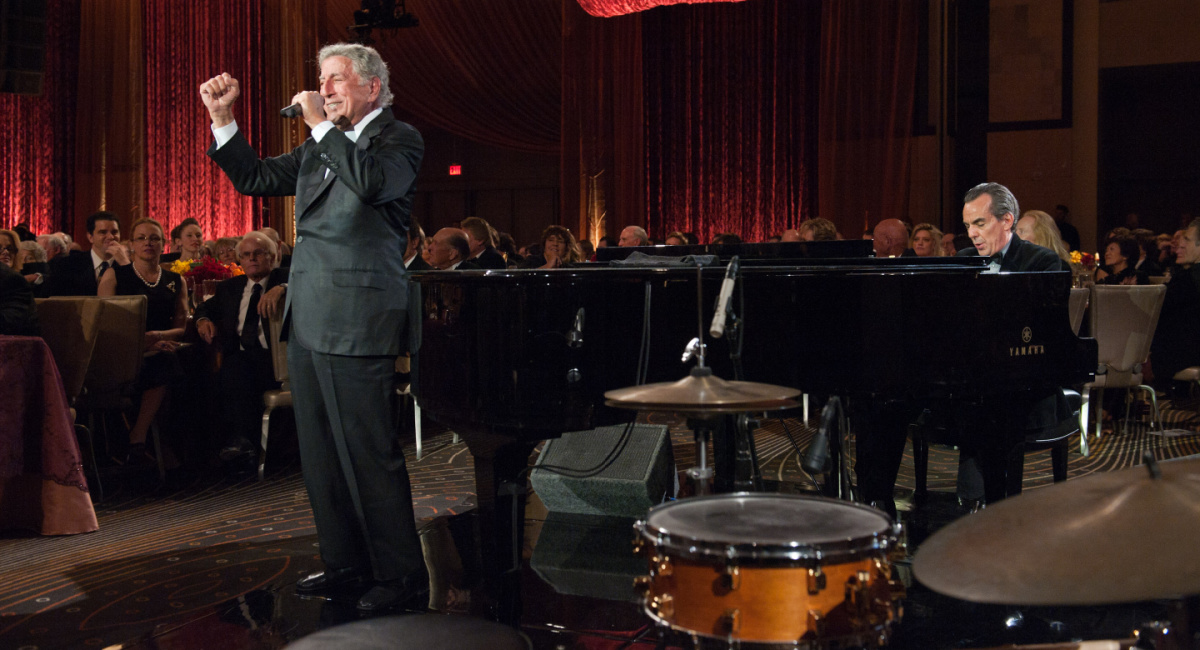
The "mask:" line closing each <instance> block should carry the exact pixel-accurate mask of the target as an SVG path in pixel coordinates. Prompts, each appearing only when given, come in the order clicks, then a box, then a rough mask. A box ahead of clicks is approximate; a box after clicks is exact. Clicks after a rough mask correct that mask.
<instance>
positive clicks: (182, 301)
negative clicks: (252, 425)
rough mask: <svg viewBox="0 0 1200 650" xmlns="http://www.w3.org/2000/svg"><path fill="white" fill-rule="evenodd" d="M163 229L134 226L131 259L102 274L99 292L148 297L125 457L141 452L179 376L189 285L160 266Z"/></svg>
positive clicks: (142, 223) (151, 224) (143, 223)
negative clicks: (136, 405) (137, 396)
mask: <svg viewBox="0 0 1200 650" xmlns="http://www.w3.org/2000/svg"><path fill="white" fill-rule="evenodd" d="M162 249H163V229H162V226H161V225H159V223H158V222H157V221H155V220H153V219H139V220H138V221H136V222H135V223H134V224H133V255H132V263H130V264H127V265H125V266H116V267H113V268H111V269H109V270H107V271H105V272H104V276H103V277H101V278H100V287H99V290H98V291H97V294H98V295H101V296H133V295H139V294H140V295H144V296H146V301H147V302H146V336H145V338H144V341H143V343H144V348H145V351H146V354H147V356H146V360H145V362H144V363H143V364H142V372H141V374H140V375H139V376H138V386H139V387H140V388H141V389H142V391H143V392H142V404H141V407H140V409H139V410H138V416H137V421H136V422H135V423H134V425H133V428H131V429H130V431H129V458H130V459H132V460H134V461H138V460H140V459H141V458H142V457H144V456H145V445H146V433H147V432H148V431H149V430H150V424H151V423H152V422H153V421H154V416H155V415H156V414H157V413H158V409H159V407H160V406H162V402H163V399H165V398H166V395H167V384H169V383H170V382H171V380H172V379H173V378H174V377H176V376H178V375H180V374H181V370H180V368H179V361H178V360H177V359H176V358H175V349H176V348H177V347H178V346H179V340H180V339H182V338H183V333H184V326H185V324H186V323H187V287H186V286H185V285H184V283H183V278H181V277H179V274H177V273H172V272H171V271H168V270H166V269H164V268H162V267H161V266H160V262H161V258H162Z"/></svg>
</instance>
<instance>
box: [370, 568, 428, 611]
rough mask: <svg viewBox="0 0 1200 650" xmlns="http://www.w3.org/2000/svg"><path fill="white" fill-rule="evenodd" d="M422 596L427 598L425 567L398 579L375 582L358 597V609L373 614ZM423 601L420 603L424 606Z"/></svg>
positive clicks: (426, 573)
mask: <svg viewBox="0 0 1200 650" xmlns="http://www.w3.org/2000/svg"><path fill="white" fill-rule="evenodd" d="M420 597H423V598H424V599H425V600H428V599H429V573H428V572H427V571H426V570H425V567H421V569H420V570H419V571H414V572H412V573H410V574H408V575H407V576H404V577H403V578H401V579H400V580H388V581H387V582H379V583H376V584H375V586H374V587H371V590H370V591H368V592H367V593H365V594H363V597H362V598H359V599H358V611H360V612H362V613H364V614H373V613H375V612H383V611H387V610H390V609H392V608H393V607H395V606H397V605H402V604H404V603H407V602H409V601H415V600H416V599H418V598H420ZM424 605H425V603H422V606H424Z"/></svg>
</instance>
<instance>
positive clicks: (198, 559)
mask: <svg viewBox="0 0 1200 650" xmlns="http://www.w3.org/2000/svg"><path fill="white" fill-rule="evenodd" d="M1189 406H1193V407H1194V405H1189ZM646 419H647V420H648V421H650V422H654V423H661V424H667V425H669V426H670V428H671V432H672V440H673V444H674V447H675V459H676V463H677V465H678V466H679V467H680V468H685V467H688V466H690V465H691V464H692V462H693V461H692V459H693V457H694V451H695V450H694V444H693V443H692V435H691V432H690V431H688V430H687V429H686V428H685V424H684V422H683V420H682V419H681V418H678V417H674V416H670V415H667V414H650V415H649V416H648V417H647V418H646ZM1164 420H1165V421H1166V422H1167V427H1168V428H1174V429H1186V430H1189V433H1188V434H1186V435H1179V436H1174V437H1168V436H1161V435H1152V434H1149V433H1147V432H1146V427H1145V426H1144V425H1139V426H1135V427H1134V428H1133V430H1132V431H1131V432H1130V433H1129V434H1123V433H1122V434H1112V433H1107V434H1105V435H1104V436H1102V437H1100V438H1099V439H1098V440H1095V442H1093V444H1092V453H1091V455H1090V456H1089V457H1086V458H1085V457H1083V456H1081V455H1080V454H1079V446H1078V442H1077V441H1074V444H1073V446H1072V452H1071V455H1070V461H1069V467H1070V476H1071V477H1078V476H1083V475H1086V474H1091V473H1095V472H1105V471H1111V470H1114V469H1118V468H1122V467H1127V466H1130V465H1134V464H1137V463H1138V462H1139V460H1138V459H1139V458H1140V456H1141V454H1142V452H1143V451H1144V450H1147V449H1149V450H1153V451H1154V453H1155V455H1156V456H1157V457H1158V458H1160V459H1163V458H1174V457H1179V456H1186V455H1192V454H1196V453H1200V433H1197V430H1198V429H1200V422H1198V420H1197V416H1196V413H1195V412H1194V411H1185V410H1181V409H1172V408H1170V405H1165V407H1164ZM784 425H785V422H784V421H779V420H768V421H766V422H764V424H763V427H762V428H761V429H760V430H759V431H758V433H757V434H756V440H757V451H758V455H759V458H760V462H761V464H762V467H763V474H764V477H766V478H770V479H775V480H779V481H786V482H794V483H800V484H806V483H807V479H806V478H805V477H803V475H802V474H801V472H800V470H799V466H798V461H797V451H796V447H798V448H799V449H804V448H805V447H806V446H807V443H808V440H809V439H810V438H811V436H812V434H813V430H812V429H811V428H809V427H807V426H805V425H804V424H803V423H801V422H799V421H797V420H788V421H786V427H787V429H789V430H790V432H791V435H792V436H793V437H794V438H795V446H793V444H792V442H791V441H789V439H788V436H787V435H785V433H784V429H785V426H784ZM431 428H432V429H433V430H436V427H431ZM412 451H413V450H412V447H411V445H410V446H408V447H406V452H407V453H408V454H409V464H410V465H409V466H410V471H411V474H412V483H413V491H414V505H415V506H416V513H417V517H418V519H421V520H425V521H429V520H432V519H435V518H438V517H442V516H446V515H450V514H456V513H461V512H463V511H465V510H467V509H469V508H471V507H473V498H474V494H473V489H474V480H473V474H472V471H473V470H472V466H471V456H470V453H469V452H468V451H467V449H466V446H465V445H464V444H462V443H459V444H451V436H450V434H449V433H446V432H442V433H439V434H437V435H434V436H431V437H427V439H426V441H425V453H424V455H423V457H422V459H421V460H419V461H418V460H416V458H415V457H414V456H413V455H412ZM285 462H288V461H285ZM956 467H957V452H955V451H953V450H951V449H949V448H944V447H938V446H934V447H933V448H932V449H931V452H930V472H929V479H928V485H929V488H930V489H931V490H935V491H953V489H954V478H955V472H956ZM1025 475H1026V485H1027V486H1029V487H1036V486H1040V485H1046V484H1049V483H1050V480H1051V479H1050V459H1049V452H1037V453H1032V454H1030V455H1029V456H1028V457H1027V460H1026V473H1025ZM912 485H913V470H912V458H911V455H908V456H906V458H905V462H904V466H903V468H902V470H901V476H900V481H899V486H898V488H899V490H901V491H902V490H911V489H912ZM96 510H97V516H98V518H99V521H100V530H99V531H98V532H96V533H92V534H88V535H76V536H71V537H22V536H18V535H13V534H11V533H10V534H7V535H6V536H4V537H0V584H3V589H0V647H4V648H29V649H33V648H43V649H44V648H74V647H97V648H100V647H107V646H110V645H113V644H117V643H122V642H126V641H128V640H130V639H136V638H139V637H144V636H145V635H147V634H150V633H154V634H159V633H162V632H163V631H164V630H168V629H170V628H172V627H178V626H180V625H183V624H185V623H187V622H188V621H189V620H195V619H197V618H199V617H202V616H204V615H206V614H211V612H212V611H213V609H214V608H215V607H220V606H222V605H229V604H230V603H234V604H236V602H237V601H238V599H239V597H241V596H243V595H245V594H247V593H249V592H255V591H261V590H268V591H269V590H274V589H277V588H278V586H280V585H284V584H289V583H291V582H293V581H294V580H295V578H296V576H298V575H302V574H304V573H307V572H309V571H311V570H314V569H316V568H318V567H319V562H318V560H317V555H316V553H317V549H316V545H317V544H316V538H315V532H314V529H313V523H312V513H311V512H310V510H309V507H308V501H307V497H306V494H305V491H304V486H303V483H302V481H301V479H300V475H299V470H298V467H297V465H296V464H295V462H294V461H290V464H285V465H284V466H282V467H277V468H274V469H273V471H271V472H269V474H268V480H266V481H264V482H261V483H260V482H258V481H256V480H254V478H253V477H247V478H242V479H229V478H211V477H206V478H196V479H193V480H192V481H190V482H189V483H187V484H186V485H182V486H176V487H173V488H163V489H159V490H157V491H154V492H152V493H149V494H125V495H122V494H119V493H118V494H116V495H115V496H113V497H110V498H109V500H108V501H107V502H105V503H103V504H100V505H99V506H97V508H96ZM314 615H315V614H314ZM260 633H261V634H266V632H260ZM268 636H269V635H268ZM261 647H276V644H275V643H273V642H270V641H269V640H268V641H266V642H264V644H263V645H262V646H261Z"/></svg>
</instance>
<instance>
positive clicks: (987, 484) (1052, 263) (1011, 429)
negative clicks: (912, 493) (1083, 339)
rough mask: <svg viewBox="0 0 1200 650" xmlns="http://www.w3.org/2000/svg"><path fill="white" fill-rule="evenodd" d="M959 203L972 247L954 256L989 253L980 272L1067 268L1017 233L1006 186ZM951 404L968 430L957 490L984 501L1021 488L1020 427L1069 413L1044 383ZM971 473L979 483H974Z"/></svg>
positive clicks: (978, 191) (978, 189)
mask: <svg viewBox="0 0 1200 650" xmlns="http://www.w3.org/2000/svg"><path fill="white" fill-rule="evenodd" d="M963 203H964V205H963V225H964V226H966V229H967V235H968V236H969V237H970V238H971V243H972V244H973V247H972V248H966V249H963V250H961V251H959V252H958V255H959V256H960V257H971V256H983V257H988V258H990V259H991V262H990V264H989V266H988V270H987V271H986V272H991V273H995V272H1019V271H1069V270H1070V266H1069V265H1068V264H1067V263H1066V262H1065V261H1064V260H1063V259H1062V258H1060V257H1059V256H1058V254H1056V253H1055V252H1054V251H1052V250H1050V249H1049V248H1044V247H1042V246H1038V245H1037V244H1033V243H1030V242H1026V241H1022V240H1021V238H1020V237H1018V236H1017V234H1016V232H1015V224H1016V215H1018V214H1020V208H1019V207H1018V205H1017V199H1016V197H1015V196H1013V194H1012V192H1010V191H1009V190H1008V188H1007V187H1004V186H1003V185H1000V184H999V183H982V184H980V185H976V186H975V187H973V188H971V190H970V191H968V192H967V195H966V197H965V198H964V199H963ZM981 370H984V371H985V370H986V369H981ZM956 406H957V407H958V408H956V409H954V410H955V411H956V412H955V413H953V414H952V415H953V417H954V419H955V420H956V421H957V424H958V426H959V427H960V429H961V430H962V431H964V432H969V435H964V437H963V438H964V441H963V445H962V447H961V458H960V464H962V465H964V466H965V467H960V469H959V495H960V497H963V498H966V499H969V500H975V499H978V498H979V497H982V498H983V499H984V501H985V502H986V503H994V502H996V501H999V500H1000V499H1003V498H1004V497H1005V496H1011V495H1013V494H1019V493H1020V492H1021V472H1020V467H1021V462H1022V459H1023V457H1024V432H1025V431H1027V430H1033V429H1041V428H1045V427H1050V426H1053V425H1055V424H1057V423H1058V422H1061V421H1062V420H1063V419H1065V418H1067V417H1070V415H1071V413H1070V407H1069V406H1068V405H1067V403H1066V399H1065V398H1064V397H1063V394H1062V388H1061V387H1060V386H1050V385H1041V386H1038V385H1034V386H1028V387H1026V388H1025V389H1024V390H1019V391H1013V392H1009V393H1005V394H1004V395H1002V396H984V399H982V400H979V401H977V402H974V403H970V404H959V405H956ZM975 468H977V469H978V474H977V473H976V471H975ZM976 476H978V478H979V479H982V480H981V483H982V485H978V483H976V482H975V477H976ZM964 483H965V484H964ZM973 483H974V485H972V484H973ZM980 492H982V493H980Z"/></svg>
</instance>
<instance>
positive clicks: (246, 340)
mask: <svg viewBox="0 0 1200 650" xmlns="http://www.w3.org/2000/svg"><path fill="white" fill-rule="evenodd" d="M277 252H278V249H277V248H276V247H275V242H274V241H272V240H271V238H270V237H267V236H266V235H265V234H263V233H261V232H252V233H249V234H248V235H246V236H245V237H244V238H243V239H242V241H241V242H240V243H238V245H237V257H238V262H239V263H240V264H241V266H242V270H243V271H245V275H238V276H234V277H232V278H229V279H228V280H223V281H222V282H221V283H220V284H218V285H217V291H216V293H215V294H214V295H213V297H212V298H210V299H209V300H206V301H204V302H203V303H200V306H199V307H197V308H196V314H195V317H196V331H197V332H198V333H199V334H200V338H202V339H204V342H205V343H209V344H212V343H213V342H214V341H215V342H216V344H217V345H219V346H220V348H221V352H222V354H221V370H220V372H219V373H218V378H219V381H218V382H217V385H218V388H217V391H218V394H219V397H220V403H221V415H222V419H221V423H222V424H223V425H224V431H225V432H227V439H226V441H225V444H224V446H223V447H222V448H221V451H220V457H221V460H222V461H224V462H226V463H236V462H241V463H246V462H247V461H252V460H253V458H254V454H255V452H256V451H257V450H258V444H257V443H256V442H252V441H255V440H258V438H259V436H257V435H256V434H257V432H258V431H259V426H260V423H261V421H262V412H263V406H262V394H263V393H264V392H266V391H268V390H270V389H271V388H274V387H275V371H274V368H273V366H272V365H271V353H270V347H269V346H270V336H268V331H267V330H268V328H267V327H265V326H264V324H265V321H267V319H268V318H269V316H270V315H271V314H274V313H278V312H279V311H280V310H281V306H280V303H281V302H282V297H283V296H282V293H280V292H274V293H272V292H271V290H272V289H274V288H275V287H279V286H281V285H284V284H285V283H286V282H287V274H288V271H287V269H282V268H276V267H275V255H276V253H277Z"/></svg>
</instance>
